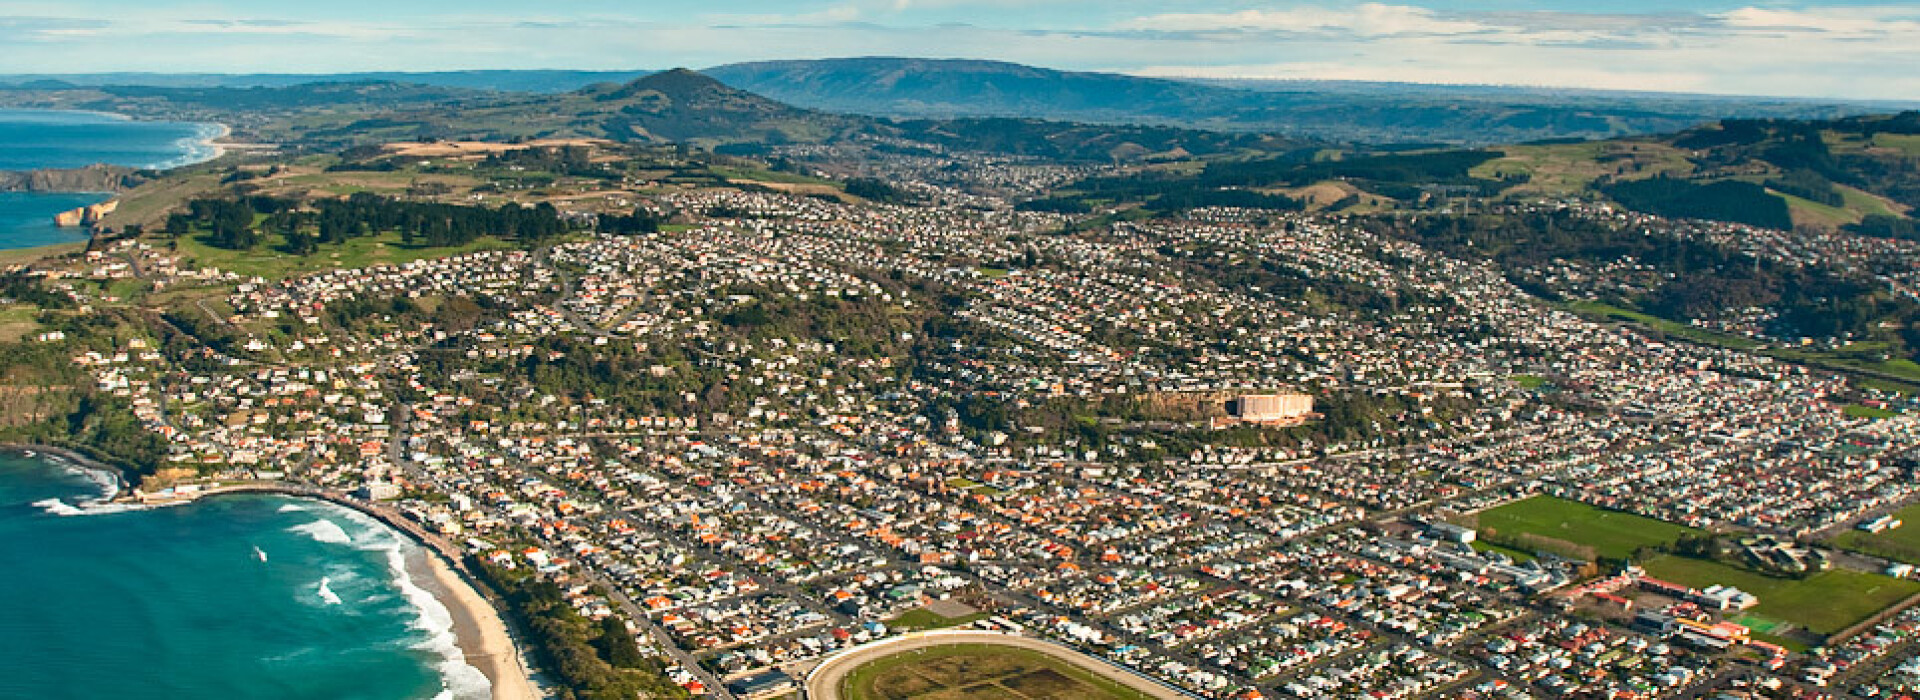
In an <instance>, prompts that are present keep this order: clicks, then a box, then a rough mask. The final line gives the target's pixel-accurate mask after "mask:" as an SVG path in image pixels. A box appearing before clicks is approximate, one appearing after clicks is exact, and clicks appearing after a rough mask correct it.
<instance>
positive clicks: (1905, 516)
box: [1833, 504, 1920, 565]
mask: <svg viewBox="0 0 1920 700" xmlns="http://www.w3.org/2000/svg"><path fill="white" fill-rule="evenodd" d="M1893 517H1896V518H1899V519H1901V520H1902V521H1905V522H1906V524H1905V525H1902V526H1900V527H1898V528H1895V529H1892V530H1888V531H1886V532H1882V533H1880V534H1877V535H1876V534H1872V533H1868V532H1861V531H1859V530H1852V529H1849V530H1847V531H1846V532H1844V533H1841V534H1840V536H1838V537H1835V538H1833V543H1834V544H1836V545H1839V546H1841V547H1845V548H1847V549H1851V550H1854V551H1856V552H1865V553H1867V554H1872V555H1875V556H1881V557H1886V558H1888V559H1895V560H1899V561H1903V562H1906V563H1908V564H1914V565H1920V504H1914V505H1911V506H1907V507H1906V508H1902V509H1900V510H1898V511H1894V514H1893Z"/></svg>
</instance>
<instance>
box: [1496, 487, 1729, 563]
mask: <svg viewBox="0 0 1920 700" xmlns="http://www.w3.org/2000/svg"><path fill="white" fill-rule="evenodd" d="M1472 520H1473V521H1474V522H1473V523H1472V524H1473V526H1474V527H1477V528H1478V529H1479V530H1480V531H1481V532H1482V533H1484V534H1486V535H1487V536H1489V537H1492V536H1501V537H1503V538H1504V537H1518V536H1525V535H1533V536H1536V537H1541V538H1546V539H1549V540H1559V541H1561V542H1567V543H1571V544H1574V545H1578V546H1580V547H1588V548H1591V549H1592V550H1593V552H1594V554H1596V555H1598V556H1602V557H1612V558H1615V559H1624V558H1626V557H1628V556H1631V555H1632V554H1633V551H1634V550H1636V549H1639V548H1641V547H1647V546H1653V545H1661V544H1667V543H1670V542H1673V541H1674V540H1677V539H1679V538H1680V536H1681V535H1684V534H1689V533H1695V532H1698V531H1697V530H1694V529H1693V528H1690V527H1686V526H1684V525H1674V524H1671V523H1664V522H1660V521H1658V520H1654V519H1652V518H1643V517H1641V516H1638V515H1633V514H1630V513H1619V512H1614V511H1610V510H1604V509H1600V508H1595V507H1593V506H1590V505H1587V504H1585V503H1580V502H1577V501H1569V500H1566V499H1562V498H1554V497H1552V496H1535V497H1533V498H1529V499H1526V500H1524V501H1515V502H1513V503H1508V504H1506V505H1503V506H1500V507H1498V508H1493V509H1489V510H1485V511H1481V512H1480V513H1479V514H1477V515H1475V516H1473V518H1472Z"/></svg>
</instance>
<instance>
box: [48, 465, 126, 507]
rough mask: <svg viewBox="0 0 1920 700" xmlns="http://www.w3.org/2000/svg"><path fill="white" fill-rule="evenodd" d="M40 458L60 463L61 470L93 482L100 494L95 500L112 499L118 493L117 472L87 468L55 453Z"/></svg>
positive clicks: (118, 478)
mask: <svg viewBox="0 0 1920 700" xmlns="http://www.w3.org/2000/svg"><path fill="white" fill-rule="evenodd" d="M42 459H45V460H47V461H48V462H50V463H53V464H58V465H60V469H61V471H64V472H66V473H67V474H70V475H72V476H77V477H80V478H82V479H86V480H87V481H90V482H93V485H94V486H97V487H99V488H100V495H99V496H98V497H97V499H96V500H101V501H109V500H113V497H114V496H118V495H120V476H119V475H117V474H113V473H111V472H105V471H101V470H99V469H88V468H86V467H83V466H80V465H78V464H74V463H72V462H69V461H67V460H66V459H64V458H62V457H59V456H57V455H45V456H43V457H42Z"/></svg>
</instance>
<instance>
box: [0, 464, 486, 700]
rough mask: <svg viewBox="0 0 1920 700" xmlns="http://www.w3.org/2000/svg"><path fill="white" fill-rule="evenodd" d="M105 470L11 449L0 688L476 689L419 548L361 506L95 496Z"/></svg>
mask: <svg viewBox="0 0 1920 700" xmlns="http://www.w3.org/2000/svg"><path fill="white" fill-rule="evenodd" d="M109 488H110V485H109V484H103V483H102V478H101V477H100V476H99V475H97V474H89V473H87V472H83V471H79V470H76V469H72V468H70V467H66V466H63V465H61V464H58V463H55V462H52V461H48V460H46V459H44V458H42V459H29V458H25V457H23V456H21V455H17V454H7V453H0V562H5V571H4V573H0V650H5V651H4V652H0V698H108V697H112V698H181V699H198V698H209V699H211V698H222V699H229V698H230V699H246V698H284V699H298V698H313V699H315V700H319V699H323V698H324V699H329V700H332V699H351V698H366V699H369V700H372V699H387V698H434V697H442V698H464V697H485V695H486V680H485V678H484V677H481V676H479V675H478V671H477V670H474V669H473V668H472V667H471V666H467V665H466V664H465V663H464V662H461V661H453V660H451V659H457V658H458V655H457V651H456V650H455V648H454V647H453V646H452V634H451V631H450V628H451V624H450V618H449V617H448V616H447V614H446V609H445V608H444V607H443V606H440V605H439V603H438V602H437V601H434V600H433V599H432V598H431V596H428V595H427V594H426V593H425V592H424V591H422V590H420V589H419V588H418V587H417V586H414V585H413V583H412V579H411V578H410V575H409V574H408V573H407V571H406V569H407V567H405V566H403V562H404V561H405V560H406V559H407V558H408V557H418V556H420V553H419V551H418V548H417V546H416V545H414V544H413V543H411V542H410V541H407V540H404V539H403V538H402V537H401V536H399V535H398V534H397V533H395V532H394V531H393V530H391V529H390V528H387V527H386V526H384V525H382V524H380V523H379V522H377V521H374V520H372V519H371V518H368V517H366V516H364V515H361V514H359V513H356V512H353V511H351V510H348V509H345V508H341V507H338V506H334V505H331V504H327V503H320V502H315V501H306V500H296V499H291V498H283V497H277V496H234V497H221V498H214V499H207V500H205V501H200V502H196V503H192V504H188V505H181V506H173V507H165V508H155V509H149V510H116V509H115V508H114V507H112V506H103V505H99V504H94V503H92V502H93V501H95V500H97V499H98V498H99V496H100V495H101V494H102V492H103V491H105V490H107V489H109Z"/></svg>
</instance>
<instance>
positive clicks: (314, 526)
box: [287, 519, 353, 544]
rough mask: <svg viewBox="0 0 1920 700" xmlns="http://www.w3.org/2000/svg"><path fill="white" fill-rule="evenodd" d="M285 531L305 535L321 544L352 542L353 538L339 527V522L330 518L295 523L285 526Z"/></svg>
mask: <svg viewBox="0 0 1920 700" xmlns="http://www.w3.org/2000/svg"><path fill="white" fill-rule="evenodd" d="M287 531H288V532H298V533H300V534H303V535H306V536H308V537H311V538H313V540H314V541H315V542H319V543H321V544H352V543H353V538H352V537H350V536H348V535H347V531H346V530H345V529H343V528H341V527H340V524H339V523H336V522H334V521H332V520H326V519H321V520H315V521H313V522H310V523H307V524H305V525H295V526H293V527H290V528H287Z"/></svg>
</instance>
